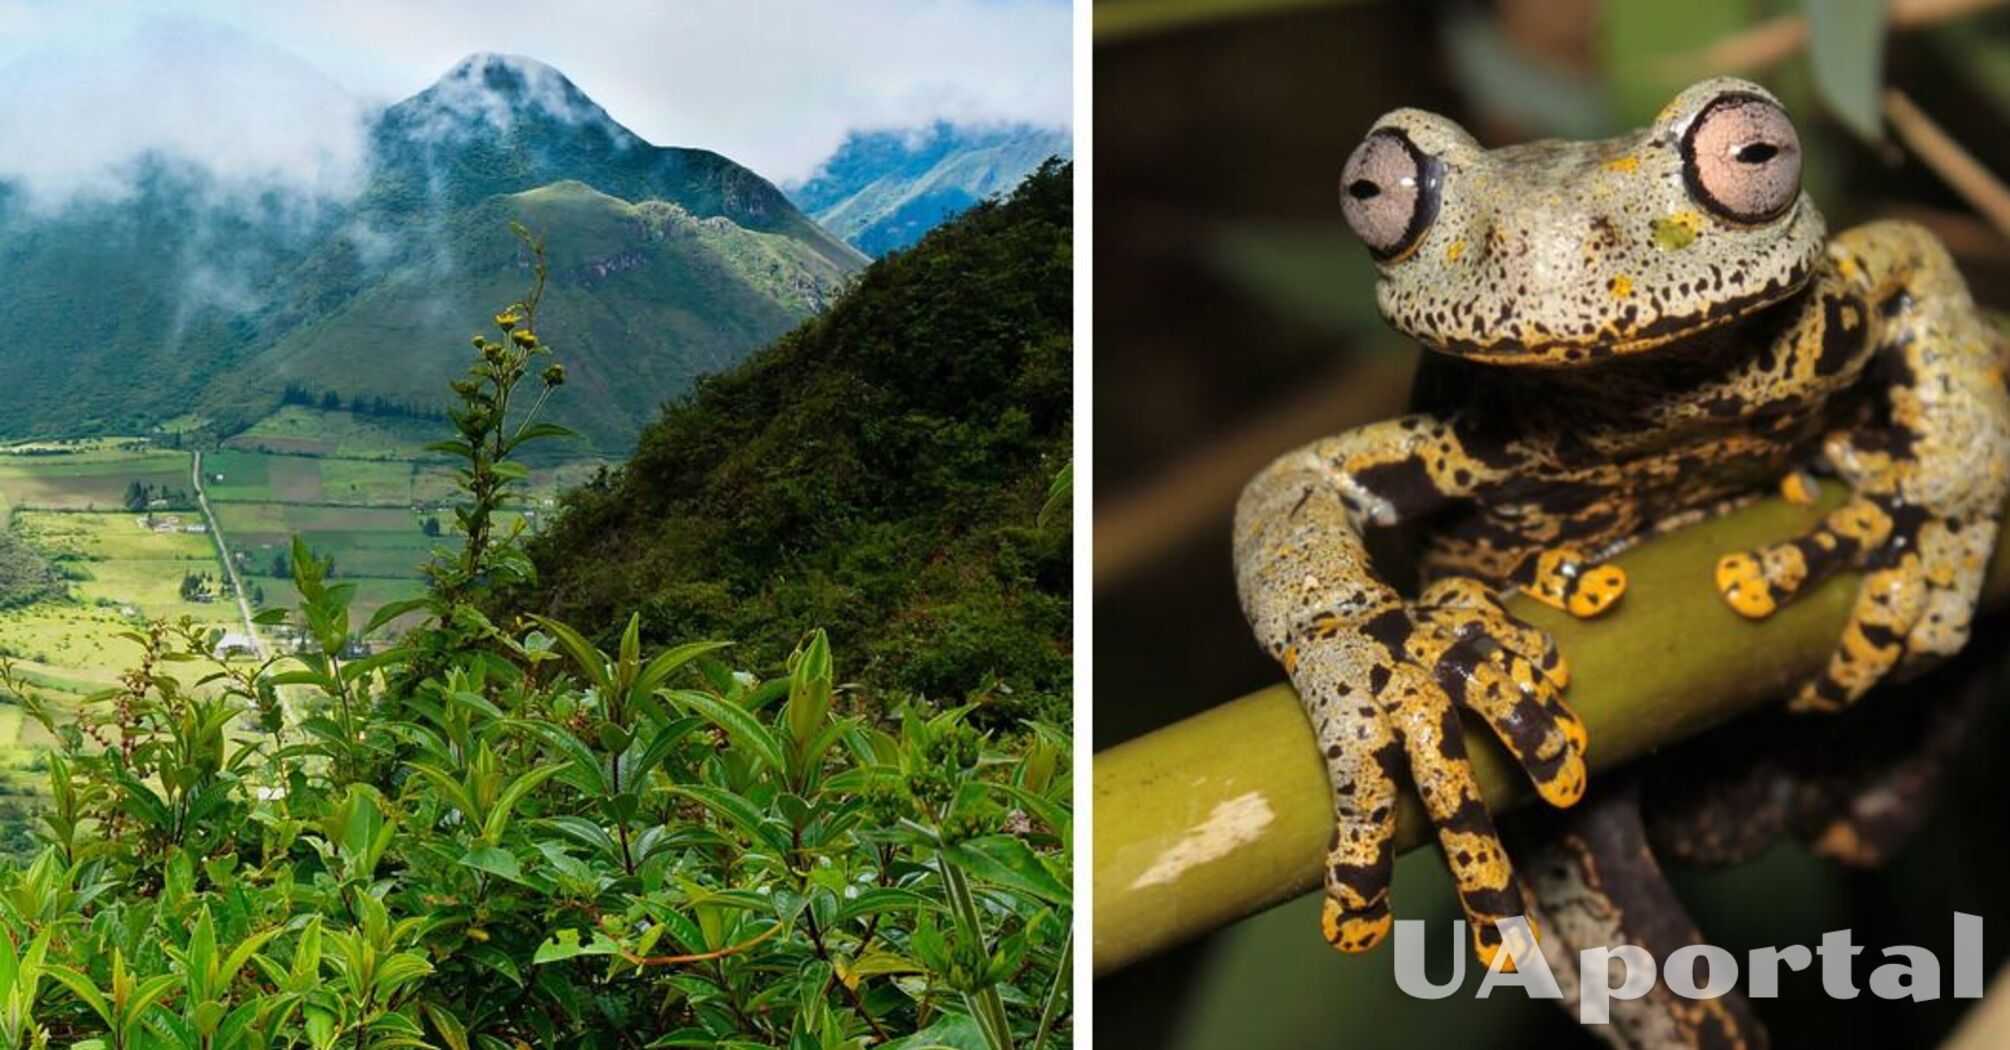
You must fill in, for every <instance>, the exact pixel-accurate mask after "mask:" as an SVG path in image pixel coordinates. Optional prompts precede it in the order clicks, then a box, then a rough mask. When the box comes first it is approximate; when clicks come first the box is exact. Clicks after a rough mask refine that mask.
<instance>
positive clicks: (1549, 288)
mask: <svg viewBox="0 0 2010 1050" xmlns="http://www.w3.org/2000/svg"><path fill="white" fill-rule="evenodd" d="M1801 159H1802V158H1801V147H1800V141H1799V138H1798V137H1797V135H1796V133H1795V131H1794V126H1793V123H1792V122H1791V120H1790V119H1789V118H1788V115H1787V113H1786V110H1785V109H1784V108H1783V107H1782V105H1781V104H1780V102H1779V100H1778V99H1776V98H1775V97H1774V96H1772V95H1771V94H1769V93H1767V92H1766V91H1765V90H1764V89H1763V88H1761V87H1759V86H1757V85H1754V84H1751V83H1747V82H1744V81H1741V80H1735V79H1728V78H1720V79H1712V80H1707V81H1704V82H1702V83H1700V84H1697V85H1695V86H1693V87H1690V88H1689V89H1687V90H1685V91H1683V92H1682V93H1681V94H1680V95H1678V96H1676V98H1675V99H1674V101H1673V102H1671V103H1670V104H1669V105H1668V106H1667V108H1665V109H1664V110H1662V112H1661V113H1660V114H1659V115H1658V116H1657V117H1656V119H1655V120H1654V122H1653V124H1652V125H1651V126H1649V127H1646V128H1643V129H1641V130H1638V131H1635V132H1633V133H1631V134H1627V135H1624V136H1621V137H1619V138H1615V139H1608V140H1605V141H1597V142H1558V141H1547V142H1533V143H1528V144H1524V145H1517V146H1508V147H1505V148H1500V149H1492V150H1488V149H1483V148H1481V147H1480V146H1479V145H1478V143H1476V142H1475V141H1474V140H1473V138H1472V137H1471V136H1470V135H1468V134H1467V133H1466V132H1465V131H1464V130H1462V129H1461V128H1460V127H1459V126H1458V125H1456V124H1454V123H1453V122H1451V121H1450V120H1447V119H1445V118H1443V117H1440V116H1436V115H1433V114H1430V113H1425V112H1420V111H1418V110H1413V109H1402V110H1397V111H1395V112H1393V113H1390V114H1388V115H1387V116H1384V117H1383V118H1381V119H1380V120H1378V121H1377V122H1376V123H1375V125H1374V127H1373V128H1372V129H1371V130H1370V131H1369V132H1368V135H1367V137H1366V138H1365V139H1364V140H1363V141H1362V142H1361V144H1360V145H1359V146H1358V148H1356V149H1355V151H1354V153H1353V155H1352V156H1351V157H1350V158H1349V159H1348V161H1347V163H1346V166H1345V169H1344V171H1343V174H1342V176H1341V186H1340V190H1341V206H1342V210H1343V211H1344V213H1345V216H1346V219H1347V222H1348V224H1349V225H1350V226H1351V227H1352V228H1353V230H1354V232H1355V233H1356V234H1358V235H1359V237H1360V238H1361V240H1362V241H1363V242H1365V243H1366V245H1367V248H1368V250H1369V252H1370V253H1371V254H1372V255H1373V256H1374V259H1375V262H1376V264H1377V267H1378V269H1379V271H1380V280H1379V282H1378V284H1377V287H1376V292H1377V299H1378V302H1379V304H1380V306H1381V310H1382V313H1383V315H1384V316H1385V317H1386V318H1387V319H1388V321H1389V322H1390V323H1391V324H1392V325H1394V326H1395V327H1396V328H1397V329H1399V330H1400V331H1402V332H1403V333H1404V334H1406V335H1408V336H1410V337H1411V338H1414V339H1415V340H1417V341H1418V342H1420V343H1422V344H1423V345H1424V346H1425V347H1426V348H1427V349H1429V350H1431V351H1434V352H1435V353H1433V354H1427V355H1426V365H1427V367H1426V369H1425V372H1424V373H1423V374H1422V375H1420V379H1419V404H1418V406H1417V407H1418V410H1417V411H1416V412H1415V413H1414V414H1411V415H1408V416H1404V417H1402V418H1400V419H1394V420H1389V421H1387V422H1382V423H1375V424H1371V425H1368V426H1364V427H1360V428H1357V429H1354V430H1350V431H1348V432H1346V433H1343V434H1340V435H1338V436H1335V437H1331V438H1327V439H1325V440H1322V441H1318V442H1315V443H1313V444H1311V445H1308V446H1306V447H1304V448H1301V449H1299V450H1297V451H1294V452H1291V453H1289V454H1287V455H1285V456H1284V457H1282V458H1281V459H1279V460H1277V461H1276V462H1275V463H1273V464H1271V465H1270V466H1269V467H1268V468H1267V469H1265V470H1264V471H1263V472H1262V473H1261V474H1260V475H1258V476H1257V477H1256V478H1255V480H1253V481H1252V482H1250V484H1249V486H1248V488H1247V489H1246V490H1245V491H1244V492H1243V495H1242V498H1241V502H1240V505H1239V506H1238V508H1237V512H1236V523H1235V561H1236V569H1237V577H1238V585H1239V589H1240V592H1241V598H1242V604H1243V608H1244V610H1245V612H1246V613H1247V615H1248V617H1249V621H1250V623H1251V625H1252V626H1253V627H1254V629H1255V631H1256V635H1257V637H1258V639H1259V641H1260V642H1261V644H1262V645H1263V646H1264V647H1265V648H1266V649H1267V650H1268V651H1269V652H1270V653H1271V654H1272V655H1273V656H1274V657H1275V658H1276V659H1277V660H1278V661H1279V662H1280V663H1282V665H1283V666H1284V669H1285V671H1286V672H1287V673H1288V674H1289V675H1290V678H1291V681H1292V683H1293V684H1294V685H1295V686H1296V687H1297V691H1298V694H1299V696H1300V698H1301V701H1302V703H1303V705H1304V709H1305V712H1306V714H1307V715H1308V717H1309V718H1310V720H1311V722H1312V725H1313V728H1314V730H1315V731H1316V735H1317V739H1318V745H1319V749H1320V752H1321V754H1322V755H1323V756H1324V759H1325V762H1326V766H1327V771H1328V775H1329V777H1330V779H1331V782H1332V787H1333V800H1334V811H1335V818H1336V821H1335V830H1334V833H1333V837H1332V843H1331V846H1330V848H1329V851H1328V853H1327V856H1326V865H1325V893H1326V904H1325V911H1324V933H1325V936H1326V939H1327V940H1328V941H1329V942H1330V943H1332V944H1333V945H1334V946H1335V947H1337V948H1339V949H1340V950H1342V951H1350V952H1352V951H1362V950H1365V949H1368V948H1372V947H1374V946H1375V945H1376V944H1378V943H1380V942H1381V941H1382V940H1383V938H1384V937H1385V936H1386V935H1387V933H1388V931H1389V929H1390V925H1391V915H1390V910H1389V892H1388V884H1389V876H1390V864H1391V859H1392V856H1391V855H1392V837H1393V835H1394V833H1395V820H1396V799H1397V790H1398V786H1399V783H1400V782H1402V781H1404V780H1406V779H1407V780H1408V781H1409V782H1411V783H1412V784H1414V786H1415V788H1416V791H1417V794H1418V795H1419V796H1420V798H1421V800H1422V802H1423V804H1424V808H1425V810H1426V812H1427V813H1428V814H1429V816H1430V818H1431V820H1432V822H1433V824H1434V825H1435V827H1436V830H1437V835H1438V839H1439V842H1440V843H1441V844H1442V846H1443V848H1444V853H1445V856H1446V859H1447V861H1448V863H1449V864H1450V866H1451V869H1452V873H1453V875H1454V877H1455V880H1456V882H1457V885H1458V891H1459V895H1460V900H1461V904H1462V905H1463V907H1464V910H1465V912H1466V915H1467V917H1468V918H1469V920H1470V928H1471V931H1472V936H1473V943H1474V947H1475V950H1476V951H1477V953H1478V954H1479V956H1480V958H1481V959H1482V960H1483V961H1485V962H1488V963H1491V962H1492V960H1493V958H1494V956H1495V955H1496V954H1497V953H1498V952H1499V951H1500V948H1501V943H1502V932H1501V929H1500V927H1499V925H1498V924H1499V922H1500V921H1501V920H1502V919H1504V918H1507V917H1510V916H1517V915H1522V914H1524V913H1525V912H1526V911H1527V909H1526V908H1525V907H1524V901H1523V899H1522V889H1521V884H1520V881H1519V880H1518V879H1517V878H1516V876H1515V872H1514V868H1513V866H1512V864H1511V863H1510V860H1509V857H1508V856H1507V852H1506V850H1504V849H1503V847H1502V845H1501V840H1500V837H1499V835H1498V833H1497V831H1496V829H1495V825H1494V822H1493V820H1492V818H1491V816H1490V814H1489V813H1488V810H1487V808H1486V806H1485V804H1484V803H1483V801H1482V799H1481V796H1480V792H1479V789H1478V786H1477V784H1476V783H1475V780H1474V776H1473V771H1472V767H1471V765H1470V764H1469V762H1468V760H1467V751H1466V743H1465V739H1464V734H1463V732H1462V729H1461V722H1460V719H1459V712H1460V711H1462V710H1463V711H1467V712H1471V713H1472V714H1474V715H1476V716H1478V718H1479V719H1480V720H1481V721H1482V722H1484V723H1485V724H1486V725H1487V726H1489V727H1490V728H1491V730H1492V732H1493V733H1494V734H1495V735H1496V736H1498V737H1499V738H1500V740H1501V741H1502V743H1503V744H1505V745H1506V748H1507V750H1508V751H1509V752H1510V753H1511V754H1512V755H1513V757H1514V758H1515V759H1516V760H1517V761H1518V763H1519V764H1520V765H1521V767H1522V768H1523V769H1524V770H1525V771H1526V773H1527V775H1528V777H1529V778H1530V779H1531V780H1532V781H1533V783H1534V785H1535V788H1536V790H1537V792H1538V793H1539V794H1540V795H1541V796H1542V798H1544V799H1545V800H1547V801H1548V802H1549V803H1550V804H1552V805H1554V806H1558V807H1569V806H1572V805H1574V804H1575V803H1577V802H1578V801H1579V800H1580V799H1581V798H1582V797H1583V796H1584V794H1585V791H1586V767H1585V759H1584V756H1585V750H1586V747H1587V746H1588V741H1587V739H1586V733H1585V730H1584V726H1583V724H1582V723H1581V722H1580V721H1579V719H1578V718H1577V716H1576V715H1575V714H1573V713H1572V711H1571V709H1570V706H1569V704H1568V703H1567V702H1566V701H1565V699H1564V697H1565V690H1566V688H1567V686H1568V685H1569V680H1570V674H1569V670H1568V664H1567V663H1566V662H1565V660H1564V657H1563V656H1562V655H1561V654H1560V653H1559V652H1558V651H1557V647H1556V645H1555V644H1554V643H1553V641H1552V640H1551V639H1550V638H1549V637H1548V636H1547V635H1546V634H1545V633H1544V632H1542V631H1539V630H1537V629H1535V628H1534V627H1531V626H1529V625H1528V624H1526V623H1523V622H1521V621H1518V620H1517V619H1515V618H1514V617H1513V616H1511V615H1509V614H1508V612H1507V611H1506V609H1505V607H1504V606H1503V604H1502V599H1503V597H1504V595H1505V594H1507V593H1508V592H1510V591H1512V590H1515V589H1519V590H1520V591H1523V592H1525V593H1527V594H1529V595H1532V596H1534V597H1535V598H1537V599H1539V600H1541V601H1543V602H1545V603H1548V604H1550V605H1553V606H1556V607H1558V608H1560V609H1564V610H1566V611H1568V612H1569V613H1571V614H1573V615H1575V616H1578V617H1593V616H1597V615H1599V614H1600V613H1601V612H1603V611H1605V610H1606V609H1608V608H1610V607H1611V606H1612V605H1613V604H1614V603H1615V602H1617V601H1619V600H1620V598H1621V595H1622V594H1623V593H1624V591H1625V589H1626V577H1625V575H1624V573H1623V572H1622V571H1621V570H1620V569H1619V568H1618V567H1616V566H1613V565H1609V564H1606V559H1608V558H1609V557H1611V556H1612V555H1613V554H1614V553H1615V552H1616V551H1618V550H1620V549H1621V548H1623V547H1625V546H1626V545H1628V544H1629V543H1632V542H1634V541H1636V540H1638V539H1640V538H1642V537H1643V536H1647V535H1650V534H1652V533H1654V532H1655V531H1657V530H1661V529H1666V528H1669V527H1671V526H1674V525H1678V524H1681V523H1684V522H1688V521H1694V520H1697V519H1699V518H1702V517H1706V516H1708V515H1711V514H1714V513H1718V512H1720V511H1722V510H1723V509H1725V508H1727V507H1730V506H1732V505H1735V504H1736V503H1737V502H1738V501H1740V500H1744V499H1749V498H1752V497H1754V496H1755V495H1758V494H1762V493H1764V492H1767V491H1771V490H1773V489H1774V488H1776V487H1777V488H1778V489H1780V490H1781V491H1783V492H1784V493H1785V494H1786V495H1787V496H1788V498H1792V499H1799V500H1806V499H1808V498H1809V493H1810V489H1811V488H1812V486H1813V485H1814V484H1815V483H1814V482H1813V481H1812V474H1813V472H1820V473H1827V474H1831V475H1833V476H1835V477H1837V478H1840V479H1841V480H1842V481H1843V482H1844V483H1845V484H1846V485H1847V486H1848V487H1849V489H1850V496H1849V498H1848V499H1846V500H1845V501H1844V502H1843V503H1842V504H1840V505H1839V507H1838V508H1837V509H1836V510H1834V511H1833V512H1832V513H1829V514H1827V515H1826V516H1825V517H1823V518H1822V519H1821V521H1820V522H1819V523H1818V524H1817V525H1815V526H1814V527H1813V528H1812V529H1811V530H1810V531H1808V532H1807V533H1806V534H1805V535H1801V536H1798V537H1796V538H1793V539H1791V540H1788V541H1786V542H1782V543H1778V544H1773V545H1769V546H1765V547H1762V548H1760V549H1757V550H1750V551H1739V552H1730V553H1727V554H1726V555H1725V556H1724V557H1723V558H1722V560H1721V561H1719V562H1718V563H1717V564H1716V565H1715V567H1714V579H1715V584H1716V586H1717V589H1718V590H1719V591H1720V592H1721V593H1722V595H1723V597H1724V600H1725V601H1726V602H1727V603H1728V604H1729V605H1730V607H1731V608H1732V609H1734V610H1736V612H1737V613H1739V614H1742V615H1744V616H1747V617H1753V618H1762V617H1765V616H1768V615H1769V614H1771V613H1772V612H1773V611H1774V610H1775V609H1776V608H1778V607H1779V606H1781V605H1782V604H1784V603H1786V602H1788V601H1790V600H1792V599H1793V598H1794V596H1795V595H1797V594H1799V593H1801V592H1803V591H1805V590H1807V589H1808V588H1810V587H1811V585H1813V584H1814V583H1815V582H1817V581H1819V580H1821V579H1822V578H1823V577H1824V576H1826V575H1828V574H1830V573H1833V572H1835V571H1837V570H1839V569H1849V570H1858V571H1861V572H1862V573H1863V574H1864V575H1863V579H1862V584H1861V586H1860V588H1859V589H1858V591H1857V594H1856V598H1855V603H1854V606H1853V608H1852V610H1851V612H1850V616H1849V622H1848V626H1847V627H1846V628H1845V630H1844V632H1843V636H1842V639H1841V642H1840V644H1839V645H1838V647H1837V648H1836V650H1835V652H1834V654H1833V655H1832V657H1831V658H1830V660H1829V661H1828V664H1827V667H1826V669H1825V670H1823V671H1822V672H1821V673H1820V674H1819V675H1818V676H1817V677H1816V678H1815V679H1814V680H1812V681H1810V682H1808V683H1806V684H1805V685H1804V686H1802V687H1801V688H1800V690H1799V692H1798V694H1797V695H1796V696H1795V697H1794V699H1793V701H1792V706H1794V707H1797V708H1803V709H1825V710H1826V709H1837V708H1841V707H1844V706H1847V705H1849V704H1851V703H1852V702H1853V701H1855V700H1856V699H1858V698H1859V697H1861V696H1862V695H1863V694H1864V692H1865V691H1866V690H1868V689H1870V688H1871V687H1872V686H1873V685H1875V684H1876V683H1878V682H1879V681H1880V680H1882V679H1884V678H1886V677H1887V676H1889V675H1891V674H1892V673H1893V672H1894V671H1896V670H1899V669H1907V668H1910V667H1912V666H1915V665H1920V664H1924V663H1927V662H1931V661H1932V660H1934V659H1935V658H1939V657H1944V656H1946V655H1949V654H1952V653H1954V652H1955V651H1956V650H1958V649H1960V648H1961V646H1962V645H1963V644H1964V642H1965V641H1966V640H1967V637H1968V633H1969V622H1970V619H1971V616H1972V614H1973V612H1974V607H1975V603H1976V598H1977V593H1978V591H1979V589H1980V587H1981V583H1982V577H1983V573H1984V568H1985V565H1986V563H1987V561H1988V558H1989V555H1990V553H1991V551H1992V550H1993V548H1994V544H1995V539H1996V531H1997V524H1998V517H1999V515H2000V512H2001V508H2002V506H2003V503H2004V500H2005V497H2006V495H2010V396H2006V393H2005V389H2004V382H2003V378H2002V375H2001V373H2000V371H1999V366H1998V364H1997V359H1998V358H1997V337H1996V336H1995V334H1994V332H1993V331H1992V329H1991V328H1990V327H1989V326H1988V325H1987V324H1986V323H1985V322H1984V320H1983V319H1982V317H1981V316H1979V314H1978V313H1977V311H1976V308H1975V305H1974V303H1973V302H1972V301H1971V299H1970V297H1969V294H1968V291H1967V288H1966V287H1965V285H1964V284H1963V282H1962V279H1961V277H1960V275H1959V273H1957V272H1956V270H1955V267H1954V265H1953V263H1952V261H1951V260H1950V258H1949V257H1948V255H1947V252H1946V251H1945V249H1944V248H1943V247H1942V246H1941V245H1940V244H1939V243H1938V242H1937V241H1936V240H1935V239H1934V238H1933V237H1932V236H1931V235H1930V234H1929V233H1928V232H1927V231H1925V230H1923V229H1921V228H1919V227H1917V226H1914V225H1910V224H1906V223H1898V222H1880V223H1874V224H1871V225H1867V226H1861V227H1858V228H1855V229H1852V230H1849V231H1846V232H1844V233H1842V234H1840V235H1838V236H1836V237H1835V238H1833V239H1830V238H1828V237H1827V235H1826V231H1825V227H1824V224H1823V220H1822V217H1821V214H1820V213H1819V212H1818V211H1816V209H1815V206H1814V204H1813V203H1812V202H1810V201H1809V199H1808V198H1807V196H1806V195H1805V194H1804V193H1803V192H1802V191H1801V179H1800V175H1801ZM1433 377H1435V379H1434V378H1433ZM1448 379H1449V380H1450V381H1447V380H1448ZM1403 525H1408V526H1411V527H1412V529H1413V530H1414V531H1416V532H1418V533H1420V535H1418V536H1417V537H1416V540H1417V544H1416V545H1417V550H1416V562H1417V568H1418V573H1419V577H1420V583H1419V586H1418V587H1416V588H1412V589H1399V588H1398V587H1397V586H1395V585H1393V584H1392V583H1391V582H1390V580H1388V579H1386V578H1385V577H1384V576H1383V575H1380V574H1378V573H1377V570H1376V567H1375V565H1374V564H1373V563H1372V561H1371V559H1370V556H1369V553H1368V549H1367V547H1366V545H1365V544H1364V533H1366V532H1367V531H1369V530H1371V529H1377V528H1385V527H1392V526H1403ZM1699 571H1704V572H1708V571H1710V570H1709V569H1708V568H1699ZM1629 600H1631V601H1648V602H1651V601H1653V600H1654V596H1653V595H1651V594H1642V595H1635V596H1633V597H1632V598H1631V599H1629Z"/></svg>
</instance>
